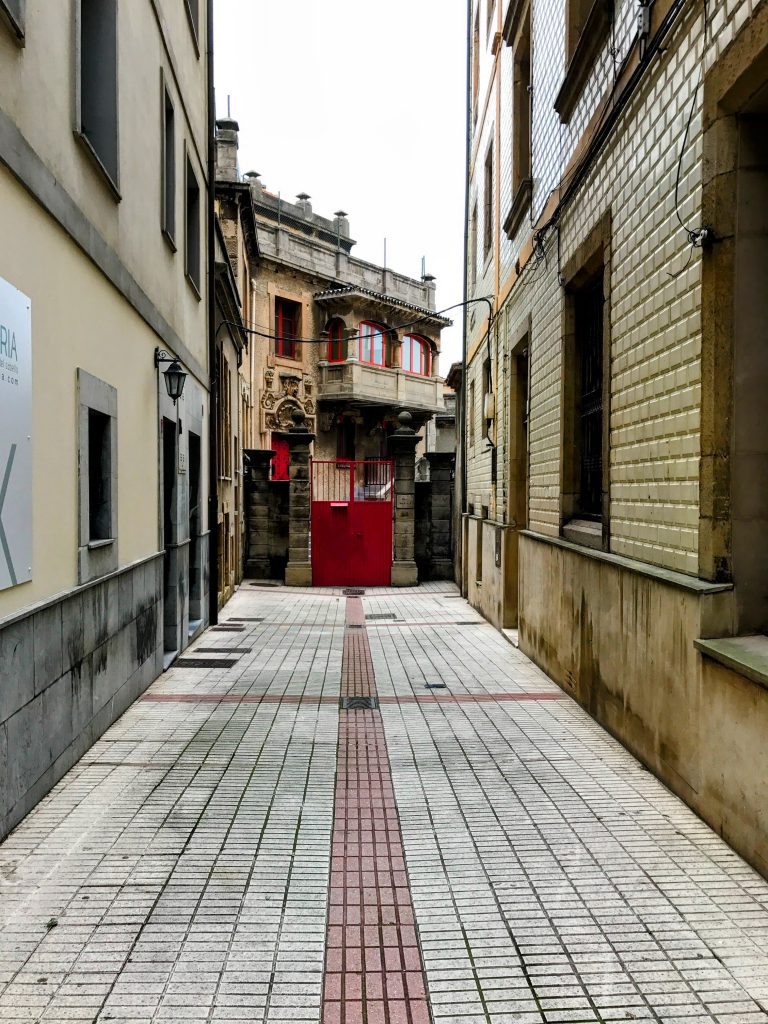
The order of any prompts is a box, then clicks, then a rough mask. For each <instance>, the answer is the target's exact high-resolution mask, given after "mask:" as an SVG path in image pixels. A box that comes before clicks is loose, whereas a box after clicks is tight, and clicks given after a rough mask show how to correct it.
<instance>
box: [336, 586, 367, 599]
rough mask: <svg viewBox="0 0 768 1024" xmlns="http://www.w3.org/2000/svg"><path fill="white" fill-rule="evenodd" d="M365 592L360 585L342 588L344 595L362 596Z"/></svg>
mask: <svg viewBox="0 0 768 1024" xmlns="http://www.w3.org/2000/svg"><path fill="white" fill-rule="evenodd" d="M364 593H365V590H363V588H362V587H345V588H344V589H343V590H342V594H343V595H344V597H362V596H363V594H364Z"/></svg>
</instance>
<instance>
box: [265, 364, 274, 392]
mask: <svg viewBox="0 0 768 1024" xmlns="http://www.w3.org/2000/svg"><path fill="white" fill-rule="evenodd" d="M274 379H275V371H274V370H273V369H272V368H271V367H268V368H267V369H266V370H265V371H264V383H265V384H266V386H267V387H268V388H269V389H270V390H271V388H272V383H273V382H274Z"/></svg>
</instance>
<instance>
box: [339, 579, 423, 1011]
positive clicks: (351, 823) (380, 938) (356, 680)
mask: <svg viewBox="0 0 768 1024" xmlns="http://www.w3.org/2000/svg"><path fill="white" fill-rule="evenodd" d="M363 621H364V614H363V607H362V602H361V601H360V599H359V598H348V599H347V624H348V626H349V627H351V628H350V631H349V632H348V633H347V635H346V637H345V641H344V662H343V666H342V675H341V679H342V683H341V695H342V697H349V696H356V697H360V696H366V697H372V696H375V695H376V685H375V681H374V678H373V666H372V663H371V656H370V649H369V646H368V637H367V634H366V632H365V630H363V629H359V627H360V625H361V624H362V622H363ZM352 630H355V631H354V632H352ZM332 851H333V852H332V858H331V888H330V905H329V909H328V935H327V949H326V968H325V970H326V973H325V990H324V998H323V1018H322V1019H323V1024H429V1022H430V1017H429V1008H428V1006H427V1000H426V992H425V987H424V974H423V965H422V962H421V954H420V952H419V946H418V942H417V938H416V929H415V926H414V919H413V906H412V904H411V896H410V892H409V889H408V878H407V874H406V869H405V860H404V856H403V845H402V837H401V835H400V822H399V819H398V815H397V807H396V805H395V796H394V792H393V788H392V776H391V773H390V768H389V758H388V756H387V746H386V741H385V739H384V728H383V726H382V722H381V715H380V713H379V712H378V711H376V710H373V709H371V710H363V709H359V710H349V711H342V712H341V716H340V721H339V749H338V767H337V781H336V801H335V817H334V826H333V847H332Z"/></svg>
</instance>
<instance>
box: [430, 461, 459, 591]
mask: <svg viewBox="0 0 768 1024" xmlns="http://www.w3.org/2000/svg"><path fill="white" fill-rule="evenodd" d="M426 457H427V461H428V462H429V479H430V487H431V488H432V494H431V502H430V504H431V516H430V538H431V545H430V567H429V571H430V578H431V579H433V580H452V579H453V530H452V518H453V467H454V465H455V462H456V455H455V454H454V452H427V456H426Z"/></svg>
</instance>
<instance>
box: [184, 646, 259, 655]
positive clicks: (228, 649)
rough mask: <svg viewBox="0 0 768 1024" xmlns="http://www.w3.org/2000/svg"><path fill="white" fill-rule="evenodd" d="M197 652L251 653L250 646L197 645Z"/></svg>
mask: <svg viewBox="0 0 768 1024" xmlns="http://www.w3.org/2000/svg"><path fill="white" fill-rule="evenodd" d="M194 653H195V654H250V653H251V648H250V647H196V648H195V652H194Z"/></svg>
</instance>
